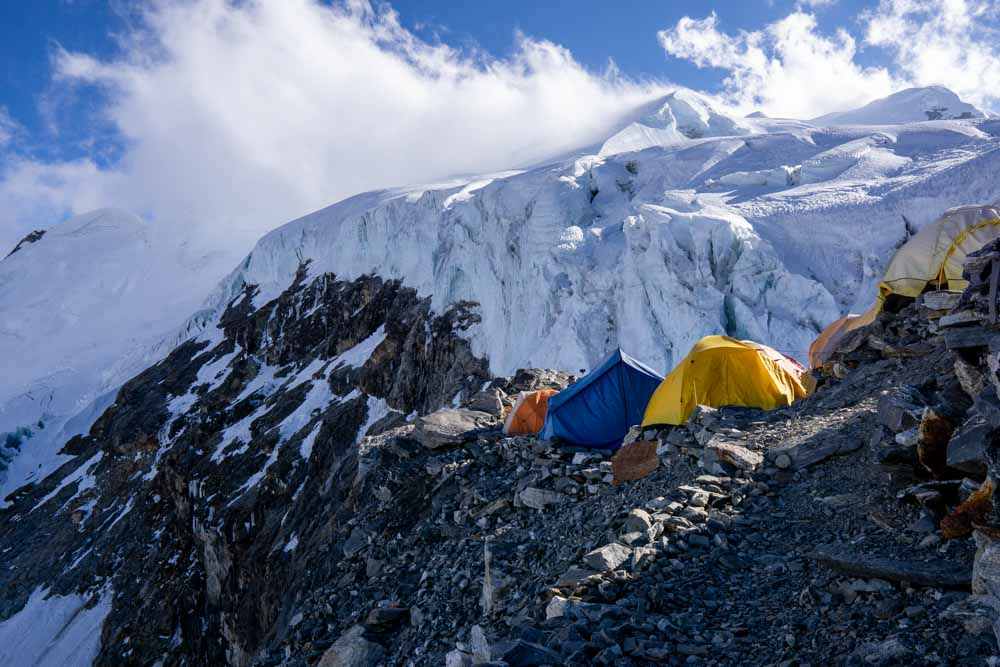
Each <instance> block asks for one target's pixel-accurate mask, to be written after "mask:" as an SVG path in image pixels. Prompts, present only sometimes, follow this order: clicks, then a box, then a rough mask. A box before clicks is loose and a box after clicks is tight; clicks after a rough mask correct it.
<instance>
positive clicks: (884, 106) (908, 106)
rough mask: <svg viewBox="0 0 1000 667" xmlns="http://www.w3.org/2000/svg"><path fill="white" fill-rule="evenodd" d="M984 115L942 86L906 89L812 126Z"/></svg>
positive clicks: (832, 116) (820, 119) (815, 121)
mask: <svg viewBox="0 0 1000 667" xmlns="http://www.w3.org/2000/svg"><path fill="white" fill-rule="evenodd" d="M966 118H970V119H971V118H986V114H985V113H983V112H982V111H980V110H979V109H977V108H976V107H974V106H972V105H971V104H969V103H968V102H963V101H962V99H961V98H960V97H959V96H958V95H956V94H955V93H953V92H952V91H950V90H948V89H947V88H945V87H944V86H927V87H925V88H907V89H906V90H901V91H899V92H898V93H893V94H892V95H889V96H888V97H883V98H882V99H880V100H875V101H874V102H869V103H868V104H866V105H864V106H863V107H859V108H857V109H852V110H850V111H835V112H834V113H828V114H826V115H823V116H820V117H819V118H814V119H813V120H812V121H811V122H812V123H814V124H815V125H899V124H902V123H915V122H919V121H924V120H958V119H966Z"/></svg>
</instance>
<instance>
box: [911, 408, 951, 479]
mask: <svg viewBox="0 0 1000 667" xmlns="http://www.w3.org/2000/svg"><path fill="white" fill-rule="evenodd" d="M918 428H919V433H920V442H919V444H918V446H917V456H918V458H919V460H920V463H921V464H922V465H923V466H924V467H925V468H927V470H929V471H931V472H932V473H933V474H934V475H937V476H940V475H942V474H944V471H945V467H946V466H947V464H946V463H945V461H946V459H947V451H948V442H949V441H950V440H951V434H952V433H953V432H954V430H955V425H954V424H953V423H952V421H951V419H949V418H948V417H946V416H944V415H943V414H941V412H940V411H938V410H935V409H934V408H924V412H923V414H922V415H921V417H920V426H919V427H918Z"/></svg>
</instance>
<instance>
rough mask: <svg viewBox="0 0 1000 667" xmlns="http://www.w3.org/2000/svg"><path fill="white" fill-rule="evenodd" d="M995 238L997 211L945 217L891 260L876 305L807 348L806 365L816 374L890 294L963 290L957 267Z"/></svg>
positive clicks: (965, 210)
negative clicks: (840, 344) (839, 342)
mask: <svg viewBox="0 0 1000 667" xmlns="http://www.w3.org/2000/svg"><path fill="white" fill-rule="evenodd" d="M997 238H1000V207H997V206H962V207H959V208H953V209H950V210H948V211H945V213H944V215H942V216H941V217H940V218H938V219H937V221H935V222H933V223H932V224H930V225H927V226H926V227H924V228H923V229H921V230H920V231H919V232H917V233H916V235H914V236H913V238H911V239H910V240H909V241H907V242H906V243H904V244H903V245H902V247H900V248H899V250H897V251H896V254H895V255H893V256H892V259H891V260H889V265H888V266H887V267H886V269H885V275H883V276H882V280H881V281H879V284H878V299H877V300H876V301H875V304H874V305H873V306H872V307H871V308H870V309H869V310H868V312H866V313H865V314H864V315H847V316H845V317H842V318H840V319H839V320H837V321H836V322H834V323H833V324H831V325H830V326H828V327H827V328H826V329H824V330H823V331H822V333H820V335H819V336H817V338H816V340H815V341H813V344H812V345H811V346H810V347H809V364H810V365H811V366H813V367H814V368H815V367H816V366H819V365H821V364H822V363H823V362H824V361H826V360H827V358H829V355H830V353H831V352H833V350H835V349H836V344H837V342H838V341H839V340H840V339H841V338H842V337H843V335H844V334H845V333H847V332H848V331H852V330H854V329H858V328H860V327H863V326H865V325H866V324H870V323H871V322H872V321H873V320H874V319H875V316H876V315H878V314H879V312H880V311H881V310H882V306H883V304H884V303H885V300H886V299H887V298H888V297H889V296H891V295H893V294H895V295H898V296H903V297H909V298H916V297H918V296H920V295H921V294H922V293H923V292H924V291H925V290H927V289H928V287H939V288H943V289H950V290H963V289H965V288H966V287H967V286H968V284H967V283H966V281H965V280H963V279H962V263H963V262H964V261H965V257H966V255H968V254H969V253H970V252H972V251H973V250H978V249H979V248H981V247H982V246H984V245H985V244H987V243H989V242H990V241H992V240H994V239H997Z"/></svg>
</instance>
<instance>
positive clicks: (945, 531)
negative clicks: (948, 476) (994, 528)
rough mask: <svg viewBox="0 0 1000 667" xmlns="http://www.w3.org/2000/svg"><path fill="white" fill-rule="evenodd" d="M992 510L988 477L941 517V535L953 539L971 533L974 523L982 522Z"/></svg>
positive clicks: (991, 491)
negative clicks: (962, 501)
mask: <svg viewBox="0 0 1000 667" xmlns="http://www.w3.org/2000/svg"><path fill="white" fill-rule="evenodd" d="M992 512H993V480H991V479H990V478H989V477H987V478H986V480H985V481H984V482H983V483H982V484H980V485H979V488H978V489H976V491H974V492H973V494H972V495H971V496H969V497H968V499H967V500H966V501H965V502H964V503H962V504H961V505H959V506H958V507H956V508H955V510H954V511H953V512H952V513H951V514H949V515H948V516H946V517H945V518H943V519H941V535H942V536H943V537H944V539H946V540H954V539H956V538H959V537H966V536H968V535H970V534H972V528H973V525H974V524H982V523H984V522H985V521H986V518H987V517H988V516H989V515H990V514H991V513H992Z"/></svg>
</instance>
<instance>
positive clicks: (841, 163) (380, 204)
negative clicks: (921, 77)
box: [211, 96, 1000, 373]
mask: <svg viewBox="0 0 1000 667" xmlns="http://www.w3.org/2000/svg"><path fill="white" fill-rule="evenodd" d="M702 104H707V103H705V102H704V101H703V102H702ZM673 107H677V109H676V111H670V109H671V108H673ZM654 108H656V109H658V111H657V112H656V113H655V114H653V115H650V114H649V113H648V109H647V110H645V111H644V112H643V115H641V116H640V117H639V119H638V120H637V121H636V122H635V123H633V124H631V125H629V126H627V127H625V128H624V129H623V130H621V131H619V133H617V134H616V135H614V136H613V137H612V139H615V137H619V135H621V134H622V133H624V137H623V138H622V137H620V139H621V141H620V145H621V146H624V147H629V148H631V147H633V146H644V147H643V148H642V149H641V150H636V151H632V150H629V151H626V152H616V153H614V154H606V147H607V145H608V144H607V143H606V144H605V146H604V147H602V149H601V150H600V151H598V154H591V155H581V156H577V157H574V158H569V159H565V160H561V161H557V162H553V163H551V164H546V165H543V166H540V167H536V168H533V169H529V170H525V171H521V172H517V173H506V174H502V175H495V176H487V177H475V178H470V179H469V180H468V181H466V182H460V183H447V184H443V185H437V186H434V185H432V186H425V187H410V188H401V189H395V190H386V191H381V192H374V193H366V194H363V195H359V196H357V197H353V198H350V199H347V200H345V201H343V202H340V203H338V204H334V205H333V206H330V207H328V208H326V209H323V210H321V211H318V212H316V213H313V214H311V215H308V216H305V217H303V218H301V219H299V220H296V221H293V222H291V223H289V224H287V225H285V226H283V227H280V228H278V229H276V230H275V231H273V232H271V233H269V234H267V235H266V236H265V237H263V238H262V239H261V240H260V241H259V242H258V244H257V246H256V247H255V248H254V250H253V251H252V252H251V253H250V255H249V256H248V257H247V258H246V260H245V261H244V262H243V263H242V264H241V265H240V266H239V267H238V268H237V270H236V271H234V272H233V273H232V274H231V275H230V276H229V277H228V278H227V279H226V280H225V281H224V282H223V283H222V285H221V286H220V287H219V288H218V290H217V291H216V293H215V295H214V296H213V297H212V299H211V302H212V303H214V306H213V308H214V310H215V312H216V314H218V313H221V312H222V309H223V308H224V307H225V305H226V304H228V303H229V302H230V301H231V300H232V299H233V298H234V297H235V296H236V295H238V294H239V293H241V291H242V290H243V288H244V286H246V285H249V284H252V285H256V286H258V287H259V292H258V293H257V295H256V297H255V301H256V303H257V304H258V305H259V304H261V303H264V302H266V301H267V300H268V299H270V298H273V297H274V296H276V295H277V294H278V293H280V292H281V291H282V290H283V289H285V288H286V287H287V286H288V285H290V284H291V282H292V280H293V278H294V276H295V275H296V271H298V269H299V267H300V265H301V264H302V262H304V261H308V262H309V266H308V270H309V271H310V273H312V274H313V275H318V274H319V273H322V272H327V271H329V272H333V273H336V274H337V275H338V277H340V278H341V279H352V278H355V277H357V276H360V275H363V274H378V275H381V276H383V277H387V278H399V279H401V280H403V281H404V283H406V284H408V285H411V286H413V287H415V288H416V289H417V290H418V291H419V292H420V293H421V294H423V295H428V296H431V297H432V298H433V303H434V305H435V307H436V308H437V309H439V310H440V309H442V308H444V307H445V306H447V305H448V304H451V303H454V302H456V301H462V300H468V301H475V302H478V303H479V304H480V308H479V312H480V313H481V315H482V323H481V324H480V325H479V326H478V327H476V328H475V330H474V331H472V332H471V334H470V336H471V340H472V342H473V345H474V349H475V350H476V351H477V353H479V354H481V355H484V356H486V357H487V358H488V359H489V362H490V366H491V369H492V370H493V371H494V372H496V373H511V372H513V371H514V370H515V369H517V368H519V367H525V366H541V367H557V368H562V369H566V370H571V371H573V372H577V371H579V370H583V369H587V368H591V367H592V366H593V365H594V364H596V363H597V362H598V361H599V360H600V359H601V358H602V357H603V356H604V354H606V352H607V351H608V350H610V349H612V348H614V347H616V346H621V347H622V348H623V349H625V350H627V351H629V353H630V354H633V355H635V356H638V357H639V358H641V359H643V360H644V361H646V362H647V363H649V364H650V365H652V366H653V367H654V368H657V369H658V370H660V371H666V370H669V369H670V368H672V367H673V365H674V364H675V363H676V362H677V361H678V360H679V359H680V358H682V357H683V355H684V354H685V353H686V352H687V350H688V348H689V347H690V346H691V345H692V344H693V343H694V342H695V341H696V340H697V339H698V338H700V337H701V336H704V335H707V334H712V333H726V334H729V335H732V336H736V337H740V338H752V339H755V340H758V341H762V342H765V343H767V344H768V345H771V346H773V347H775V348H776V349H779V350H781V351H782V352H784V353H785V354H788V355H790V356H793V357H795V358H797V359H799V360H804V359H805V358H806V350H807V348H808V345H809V343H810V342H811V341H812V339H813V338H814V337H815V335H816V333H817V332H818V331H819V330H820V329H821V328H822V327H824V326H825V325H826V324H828V323H829V322H831V321H833V320H834V319H836V318H837V317H838V316H840V315H841V314H842V313H844V312H846V311H849V310H859V309H861V308H864V307H866V306H867V305H868V304H869V303H870V301H871V300H873V299H874V296H875V283H876V281H877V279H878V276H879V275H880V273H881V270H882V267H883V266H884V264H885V261H886V260H887V258H888V257H889V256H890V254H891V252H892V250H893V249H894V248H895V247H896V246H898V245H899V244H900V243H901V242H902V241H904V240H905V239H906V238H907V235H908V234H911V233H912V232H913V231H914V230H915V229H918V228H919V227H920V226H922V225H924V224H927V223H928V222H931V221H932V220H933V219H935V218H936V217H937V216H938V215H940V213H941V212H943V211H944V210H945V209H947V208H950V207H953V206H957V205H961V204H966V203H969V202H992V201H995V200H996V199H997V197H998V196H1000V184H998V183H997V182H996V180H995V179H994V178H993V177H992V173H993V172H994V170H995V169H996V168H997V166H998V154H997V148H998V146H1000V143H998V138H997V137H998V134H1000V124H998V123H997V122H996V121H994V120H991V119H986V118H975V119H963V120H937V121H925V122H914V123H905V124H901V125H892V124H881V125H873V126H845V127H840V126H837V127H817V126H814V125H812V124H810V123H806V122H802V121H794V120H783V119H768V118H761V117H757V118H754V119H752V120H753V123H752V125H751V124H750V123H748V122H743V120H744V119H734V120H732V121H731V122H730V123H728V124H725V123H722V122H720V121H718V120H717V119H714V120H711V122H709V119H712V118H714V117H713V116H710V115H709V114H707V113H704V114H702V115H701V116H698V115H697V114H695V113H694V112H692V111H691V108H692V105H691V103H690V102H689V101H687V100H686V99H683V98H678V97H676V96H668V97H667V98H665V99H664V100H662V101H660V102H659V103H658V104H657V105H656V106H655V107H654ZM713 113H715V114H718V112H713ZM664 118H669V119H671V120H670V122H669V123H667V125H671V127H672V128H674V129H676V127H679V125H678V124H677V121H676V119H678V118H683V119H687V120H686V121H685V122H686V123H688V125H687V126H694V122H693V119H695V118H701V119H702V121H703V123H702V125H699V126H698V127H699V128H700V130H699V132H703V133H704V134H705V135H712V134H713V133H715V132H716V129H713V128H725V129H727V130H731V131H738V132H739V134H735V135H731V134H719V135H718V136H697V135H698V134H699V133H698V132H693V133H691V134H692V135H694V136H695V138H690V137H688V136H683V133H678V132H673V131H670V132H666V133H665V134H661V135H657V134H656V133H655V132H646V133H643V132H642V131H639V130H637V129H636V128H637V127H638V126H640V125H643V124H644V123H645V124H652V125H649V127H652V128H653V129H657V128H656V127H654V126H655V125H659V126H663V125H664V122H663V119H664ZM660 129H662V127H660ZM720 132H721V130H720ZM657 136H659V137H660V139H662V141H660V143H655V142H656V141H659V140H658V139H657ZM640 139H641V140H640ZM615 141H618V139H615ZM649 142H654V145H645V144H647V143H649Z"/></svg>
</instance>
